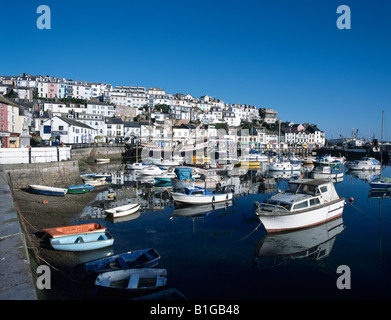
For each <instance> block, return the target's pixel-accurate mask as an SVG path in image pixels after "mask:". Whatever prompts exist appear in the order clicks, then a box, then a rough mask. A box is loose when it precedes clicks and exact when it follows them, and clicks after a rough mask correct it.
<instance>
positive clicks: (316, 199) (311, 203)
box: [310, 198, 320, 206]
mask: <svg viewBox="0 0 391 320" xmlns="http://www.w3.org/2000/svg"><path fill="white" fill-rule="evenodd" d="M318 204H320V200H319V198H314V199H311V200H310V206H317V205H318Z"/></svg>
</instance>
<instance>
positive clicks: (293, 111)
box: [0, 0, 391, 140]
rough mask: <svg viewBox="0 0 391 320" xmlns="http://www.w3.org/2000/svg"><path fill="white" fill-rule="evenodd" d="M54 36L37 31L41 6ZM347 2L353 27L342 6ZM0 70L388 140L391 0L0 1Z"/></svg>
mask: <svg viewBox="0 0 391 320" xmlns="http://www.w3.org/2000/svg"><path fill="white" fill-rule="evenodd" d="M42 4H45V5H48V6H49V7H50V8H51V29H50V30H39V29H38V28H37V27H36V20H37V18H38V17H39V14H37V13H36V9H37V7H38V6H39V5H42ZM340 5H348V6H349V7H350V10H351V29H350V30H339V29H338V28H337V26H336V21H337V18H338V16H339V14H337V12H336V10H337V7H338V6H340ZM1 6H2V12H3V15H2V28H1V31H0V36H1V39H2V41H1V47H2V49H1V50H0V61H1V64H0V74H1V75H16V74H18V73H23V72H26V73H30V74H42V75H51V76H61V77H66V78H70V79H76V80H86V81H100V82H107V83H111V84H113V85H139V86H145V87H147V88H148V87H153V86H154V87H161V88H164V89H165V90H166V91H167V92H169V93H174V94H175V93H185V94H187V93H190V94H192V95H193V96H195V97H200V96H202V95H205V94H208V95H211V96H213V97H216V98H219V99H221V100H223V101H224V102H228V103H244V104H250V105H255V106H257V107H269V108H274V109H275V110H277V111H278V112H279V117H280V118H281V119H282V120H284V121H286V120H289V121H293V122H296V123H303V122H310V123H316V124H318V126H319V127H320V128H321V129H322V130H324V131H325V132H326V136H327V137H328V138H331V137H333V138H337V137H339V135H340V134H342V135H343V136H348V135H350V134H351V131H352V129H353V128H354V129H359V130H360V134H359V135H360V136H365V137H367V138H372V135H373V134H374V133H375V134H376V136H377V137H378V138H380V134H381V133H380V131H381V130H380V128H381V110H385V116H386V118H385V133H384V135H385V138H388V139H389V140H391V127H390V126H391V108H390V106H391V1H387V0H383V1H380V0H378V1H369V0H350V1H347V0H338V1H334V0H316V1H309V0H308V1H307V0H297V1H290V0H270V1H261V0H258V1H248V0H241V1H217V0H215V1H214V0H209V1H204V0H197V1H193V0H182V1H170V0H168V1H155V0H150V1H144V0H138V1H133V0H130V1H117V0H111V1H107V0H106V1H103V0H95V1H89V0H85V1H74V0H67V1H64V0H63V1H60V0H45V1H44V0H40V1H36V0H28V1H12V2H11V1H4V0H3V1H2V5H1Z"/></svg>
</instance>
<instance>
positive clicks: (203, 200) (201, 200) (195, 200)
mask: <svg viewBox="0 0 391 320" xmlns="http://www.w3.org/2000/svg"><path fill="white" fill-rule="evenodd" d="M171 195H172V198H173V200H174V201H175V202H177V203H187V204H207V203H215V202H222V201H228V200H232V197H233V195H232V193H227V194H215V195H186V194H183V193H180V192H172V193H171Z"/></svg>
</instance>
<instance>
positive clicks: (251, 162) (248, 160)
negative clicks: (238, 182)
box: [236, 153, 268, 167]
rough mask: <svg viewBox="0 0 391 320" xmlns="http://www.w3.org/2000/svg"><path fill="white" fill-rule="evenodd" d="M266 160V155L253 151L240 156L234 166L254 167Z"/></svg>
mask: <svg viewBox="0 0 391 320" xmlns="http://www.w3.org/2000/svg"><path fill="white" fill-rule="evenodd" d="M267 161H268V157H267V156H266V155H262V154H256V153H254V154H248V155H244V156H242V157H240V158H239V161H238V163H237V164H236V166H241V167H255V166H260V165H261V162H267Z"/></svg>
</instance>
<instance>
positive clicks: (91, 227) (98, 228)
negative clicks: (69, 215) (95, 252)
mask: <svg viewBox="0 0 391 320" xmlns="http://www.w3.org/2000/svg"><path fill="white" fill-rule="evenodd" d="M43 231H45V232H47V233H48V234H50V235H51V236H52V237H53V238H57V237H64V236H70V235H73V234H81V233H91V232H104V231H106V227H103V226H102V225H100V224H98V223H86V224H78V225H74V226H65V227H56V228H47V229H43Z"/></svg>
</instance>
